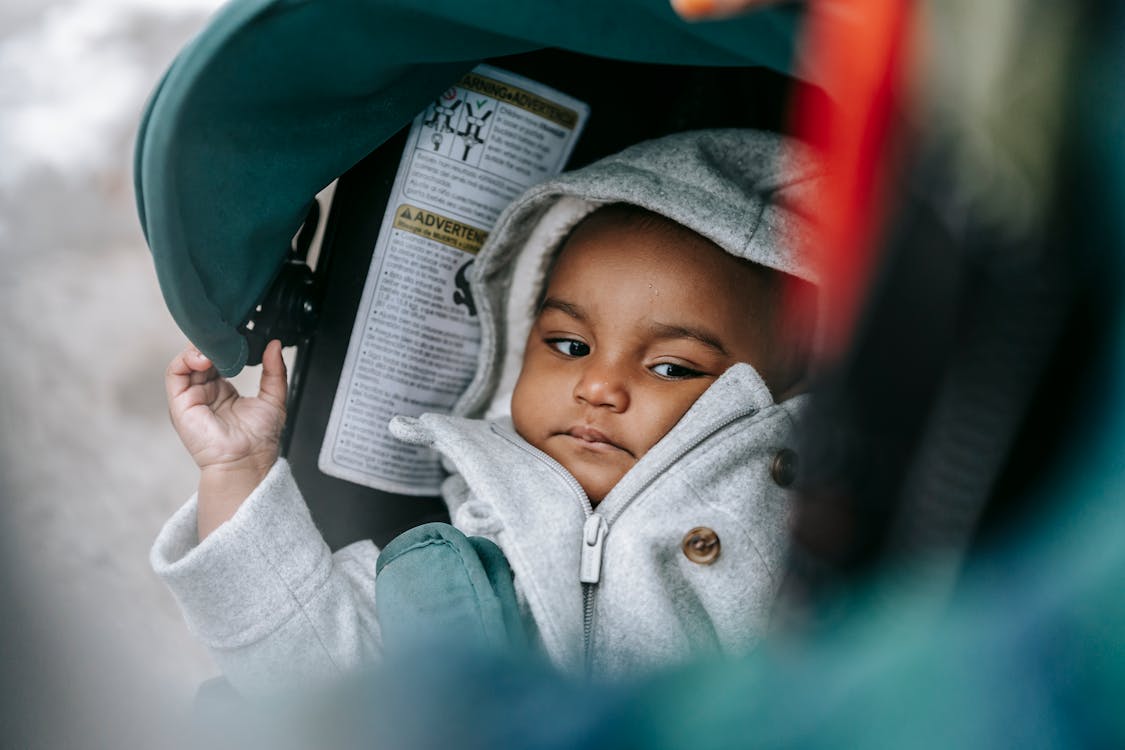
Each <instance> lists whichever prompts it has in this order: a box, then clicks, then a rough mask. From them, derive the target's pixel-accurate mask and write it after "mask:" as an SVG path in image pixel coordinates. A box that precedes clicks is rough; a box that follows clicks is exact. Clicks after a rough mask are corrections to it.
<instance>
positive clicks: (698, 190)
mask: <svg viewBox="0 0 1125 750" xmlns="http://www.w3.org/2000/svg"><path fill="white" fill-rule="evenodd" d="M820 177H821V173H820V168H819V166H818V164H817V163H816V161H815V160H814V159H813V158H812V156H811V154H809V153H808V152H807V151H806V150H805V149H804V148H803V147H801V146H800V145H799V144H795V143H794V142H792V141H791V140H786V139H783V138H781V137H780V136H777V135H774V134H767V133H760V132H754V131H745V130H737V131H736V130H728V131H704V132H697V133H689V134H681V135H677V136H670V137H667V138H664V139H660V140H657V141H649V142H646V143H642V144H638V145H637V146H634V147H632V148H629V149H626V150H625V151H623V152H621V153H619V154H617V155H615V156H612V157H610V158H608V159H604V160H602V161H600V162H598V163H596V164H594V165H591V166H590V167H586V168H584V169H582V170H577V171H575V172H571V173H567V174H564V175H562V176H560V177H559V178H557V179H555V180H552V181H550V182H547V183H544V184H542V185H539V186H537V187H535V188H532V189H531V190H529V191H528V192H527V193H525V194H524V195H523V196H522V197H521V198H520V199H518V200H517V201H516V202H515V203H514V204H513V205H512V206H510V207H509V208H508V209H507V210H506V211H505V212H504V214H503V215H502V216H501V217H500V220H499V222H498V225H497V227H496V229H495V230H494V232H493V233H492V235H491V236H490V238H489V240H488V242H487V243H486V245H485V247H484V248H483V249H482V251H481V254H480V256H479V257H478V260H477V263H476V264H475V269H474V273H475V278H474V279H473V282H474V290H475V293H476V295H477V305H478V310H479V312H480V318H481V324H482V351H481V357H480V364H479V366H478V370H477V373H476V376H475V377H474V379H473V381H472V383H471V384H470V386H469V388H468V389H467V391H466V393H465V394H464V396H463V397H462V399H461V400H460V402H459V403H458V405H457V407H456V409H455V414H456V416H442V415H434V414H428V415H423V416H422V417H420V418H405V417H399V418H396V419H395V420H394V421H393V422H392V423H391V426H390V429H391V432H392V433H393V434H394V435H395V436H396V437H398V438H399V439H401V440H404V441H406V442H410V443H415V444H420V445H428V446H432V447H433V448H435V449H436V450H438V451H439V452H440V453H441V454H442V456H443V458H444V462H445V465H446V467H447V468H448V469H449V470H450V472H451V475H450V477H449V478H448V479H447V480H446V482H445V485H444V486H443V495H444V496H445V499H446V501H447V503H448V505H449V509H450V514H451V517H452V520H453V524H454V525H455V526H456V527H458V528H459V529H460V530H461V531H463V532H464V533H466V534H469V535H477V536H484V537H487V538H489V539H491V540H493V541H494V542H496V543H497V544H498V545H499V546H500V548H501V549H502V550H503V551H504V553H505V555H506V556H507V558H508V561H509V563H510V564H511V566H512V570H513V573H514V576H515V585H516V589H517V594H518V596H519V597H520V600H521V601H520V603H521V606H523V608H524V610H525V613H526V615H528V619H529V621H530V622H532V623H533V624H534V626H535V628H536V631H537V636H538V640H539V642H540V643H541V644H542V647H543V648H544V649H545V651H546V652H547V654H548V655H549V656H550V658H551V659H552V661H554V662H555V663H556V664H557V665H559V666H561V667H563V668H564V669H568V670H573V671H576V672H577V671H582V670H584V669H586V668H587V667H588V668H590V669H592V670H593V672H594V673H596V674H602V675H619V674H628V673H634V672H637V671H642V670H646V669H651V668H654V667H657V666H660V665H666V664H669V663H674V662H677V661H682V660H685V659H687V658H689V657H692V656H699V655H703V654H709V653H711V654H713V653H741V652H745V651H746V650H748V649H750V648H751V647H752V646H753V645H754V643H755V642H756V641H757V640H758V638H759V637H760V636H761V635H762V633H763V631H764V629H765V627H766V625H767V622H768V619H769V611H770V608H771V605H772V603H773V599H774V596H775V593H776V589H777V584H778V583H779V581H778V575H779V572H780V569H781V564H782V560H783V557H784V554H785V551H786V539H787V531H786V528H787V521H788V516H789V497H788V491H787V490H786V489H785V488H784V486H785V485H787V484H788V482H789V481H791V476H789V474H790V473H791V461H792V458H793V453H792V446H791V445H790V443H791V433H792V427H793V420H794V419H795V418H796V416H797V414H798V412H799V410H800V408H801V405H802V403H803V400H804V398H805V397H797V398H794V399H790V400H788V401H786V402H784V403H781V404H775V403H774V401H773V398H772V397H771V395H770V392H769V390H768V388H767V387H766V385H765V383H764V382H763V381H762V379H761V377H760V376H759V375H758V373H757V372H755V370H754V369H753V367H751V366H750V365H747V364H739V365H735V366H734V367H732V368H730V369H729V370H728V371H727V372H726V373H724V374H723V375H722V376H721V377H720V378H718V379H717V380H716V381H715V383H713V384H712V386H711V387H710V388H709V389H708V390H707V391H706V392H705V393H704V394H703V396H701V397H700V398H699V399H698V400H697V401H696V403H695V404H694V405H693V406H692V407H691V409H689V411H688V412H687V414H685V416H684V417H683V418H682V419H681V420H680V422H679V423H678V424H677V425H676V426H675V427H674V428H673V429H672V430H671V431H670V432H669V433H668V434H667V435H666V436H665V437H664V438H663V439H662V440H661V441H659V442H658V443H657V444H656V445H655V446H654V447H653V448H652V449H650V450H649V452H648V453H646V454H645V455H644V456H643V457H642V458H641V460H640V461H639V462H638V463H637V464H636V466H634V467H633V468H632V469H631V470H630V471H629V472H628V473H627V474H626V475H625V476H624V477H623V478H622V479H621V481H620V482H619V483H618V484H617V486H616V487H614V489H613V490H612V491H611V492H610V493H609V494H608V495H607V496H606V497H605V499H604V500H602V502H601V503H600V504H599V505H598V506H597V510H596V512H594V509H593V508H591V505H590V502H589V500H588V499H587V498H586V496H585V494H584V493H583V492H582V489H581V487H579V485H578V483H577V481H575V479H574V478H573V477H572V476H570V474H569V473H568V472H567V471H566V470H565V469H564V468H563V467H562V466H561V465H559V464H558V463H557V462H555V461H554V460H553V459H551V458H550V457H548V456H547V455H546V454H544V453H542V452H541V451H539V450H537V449H536V448H534V447H532V446H531V445H530V444H528V443H527V442H526V441H524V440H523V439H522V438H520V437H519V436H518V435H517V434H516V433H515V432H514V430H513V429H512V427H511V421H510V419H509V418H508V417H507V411H508V404H509V403H510V399H511V392H512V389H513V387H514V384H515V380H516V376H517V375H518V371H519V364H520V362H521V360H522V356H523V345H524V341H525V340H526V337H527V333H528V330H529V327H530V325H531V321H532V312H533V311H532V305H533V300H535V299H536V297H537V294H538V290H539V287H540V286H541V284H542V282H543V277H544V275H545V273H546V269H547V268H548V266H549V264H550V260H551V258H552V256H553V254H554V252H555V251H556V250H557V249H558V246H559V244H560V243H561V241H562V239H563V238H564V237H565V236H566V234H567V233H568V232H569V231H570V229H571V228H573V226H574V225H575V224H576V223H577V222H578V221H579V220H581V218H582V217H584V216H585V215H586V214H587V213H589V212H590V211H592V210H593V209H594V208H596V207H597V206H598V205H602V204H606V203H614V202H626V203H632V204H635V205H639V206H642V207H644V208H648V209H650V210H653V211H655V212H656V213H659V214H661V215H664V216H666V217H668V218H671V219H673V220H675V221H677V222H679V223H681V224H683V225H684V226H686V227H688V228H690V229H693V230H694V231H696V232H698V233H700V234H702V235H703V236H705V237H707V238H708V239H711V240H712V241H714V242H715V243H716V244H718V245H719V246H720V247H722V248H724V249H725V250H727V251H728V252H730V253H732V254H734V255H736V256H739V257H742V258H748V259H750V260H753V261H755V262H757V263H760V264H762V265H765V266H769V267H771V268H774V269H777V270H780V271H783V272H786V273H790V274H794V275H796V276H799V277H802V278H804V279H806V280H809V281H813V282H815V281H816V278H815V275H814V274H813V272H812V271H811V264H810V263H809V262H808V260H807V259H806V258H805V257H803V256H802V255H801V251H802V249H804V248H807V247H808V241H807V239H808V238H807V236H806V235H805V234H804V232H806V231H807V227H808V219H807V216H808V208H807V207H808V206H809V205H810V204H811V201H812V198H813V196H814V191H815V190H816V189H817V185H818V183H819V178H820ZM482 418H483V419H482ZM377 553H378V552H377V550H376V549H375V547H374V545H372V544H371V543H370V542H360V543H356V544H353V545H350V546H348V547H346V548H344V549H342V550H340V551H339V552H337V553H335V555H333V554H331V553H330V552H329V550H328V549H327V546H326V545H325V544H324V542H323V540H322V539H321V538H320V536H319V534H318V533H317V532H316V529H315V526H314V525H313V524H312V521H311V519H310V518H309V515H308V511H307V509H306V507H305V505H304V501H303V499H302V498H301V497H300V493H299V492H298V490H297V488H296V486H295V484H294V483H293V480H292V477H291V475H290V474H289V471H288V467H287V465H286V464H285V462H284V461H283V460H282V461H279V462H278V464H277V465H276V466H275V467H274V469H273V471H271V472H270V475H269V476H268V477H267V478H266V480H265V481H263V483H262V485H261V486H259V487H258V488H257V489H256V490H255V492H254V493H253V494H252V495H251V496H250V497H249V498H248V499H247V500H246V502H244V503H243V505H242V506H241V507H240V508H239V510H238V512H237V513H236V514H235V516H234V517H233V518H232V519H231V520H230V521H228V522H227V523H226V524H224V525H223V526H222V527H220V528H219V529H218V530H216V531H215V532H214V533H212V534H211V535H210V536H209V537H208V538H207V539H206V540H204V541H203V542H202V543H199V544H196V540H195V498H192V499H191V500H189V502H188V503H187V504H186V505H185V506H184V507H183V508H181V510H180V511H179V512H178V513H177V514H176V515H175V516H174V517H173V518H172V519H170V520H169V522H168V523H167V524H166V525H165V528H164V529H163V530H162V531H161V534H160V536H159V537H158V539H157V541H156V544H155V545H154V547H153V551H152V563H153V566H154V569H155V570H156V571H157V573H158V574H159V575H160V576H161V577H162V578H163V579H164V580H165V581H166V582H167V583H168V585H169V586H170V587H171V588H172V590H173V592H174V593H175V595H176V597H177V599H178V600H179V602H180V604H181V608H182V609H183V611H184V614H185V618H186V620H187V622H188V624H189V627H191V628H192V630H193V631H194V632H195V633H196V634H197V635H198V636H199V637H200V638H201V639H202V640H203V641H204V643H206V644H207V645H208V646H209V647H210V648H211V649H212V651H213V653H214V654H215V656H216V659H217V661H218V662H219V664H220V666H221V667H222V668H223V670H224V672H225V673H226V674H227V675H228V677H229V678H230V679H231V680H232V681H233V682H234V683H235V685H236V686H238V687H241V688H242V689H244V690H255V691H257V690H262V689H268V688H269V686H270V685H271V683H274V682H275V681H277V680H281V681H283V682H292V680H293V679H294V678H296V677H298V676H300V677H301V678H303V679H307V678H309V677H315V676H318V675H325V676H328V675H332V674H334V673H336V672H337V671H338V670H339V669H342V668H347V667H349V666H352V665H355V664H357V663H360V662H362V661H364V660H366V659H369V658H373V657H374V656H375V655H377V653H378V651H379V633H378V624H377V622H376V620H375V616H374V596H373V586H374V577H375V557H376V556H377Z"/></svg>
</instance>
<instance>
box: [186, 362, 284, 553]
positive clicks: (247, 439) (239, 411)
mask: <svg viewBox="0 0 1125 750" xmlns="http://www.w3.org/2000/svg"><path fill="white" fill-rule="evenodd" d="M164 385H165V388H166V390H167V392H168V411H169V413H170V415H171V417H172V425H173V426H174V427H175V428H176V432H177V433H179V436H180V440H181V441H183V444H184V447H186V448H187V449H188V452H189V453H190V454H191V457H192V459H194V460H195V463H196V465H197V466H199V469H200V472H201V477H200V485H199V504H200V508H199V511H200V518H199V524H200V528H199V532H200V533H199V536H200V538H201V539H202V538H203V537H205V536H206V535H207V534H208V533H210V531H211V530H213V529H214V528H215V527H216V526H218V525H219V524H220V523H222V522H223V521H225V520H226V519H227V518H229V517H230V515H232V514H233V513H234V511H235V510H237V508H238V505H239V504H241V502H242V500H244V499H245V498H246V496H247V495H249V493H250V491H251V490H253V488H254V487H256V486H257V485H258V484H259V483H260V482H261V481H262V480H263V479H264V478H265V476H266V474H268V473H269V470H270V467H272V466H273V464H274V462H276V461H277V454H278V442H279V440H280V438H281V430H282V428H283V427H284V426H285V389H286V384H285V361H284V360H283V359H282V358H281V342H280V341H277V340H274V341H271V342H270V343H269V345H268V346H266V350H265V352H264V353H263V354H262V380H261V385H260V386H259V389H258V395H257V396H256V397H247V396H240V395H239V393H238V391H236V390H235V388H234V386H233V385H231V383H230V381H228V380H226V379H225V378H223V377H221V376H220V375H219V372H218V370H216V369H215V367H214V365H212V364H211V360H209V359H207V357H205V356H203V354H202V353H201V352H200V351H199V350H198V349H196V348H195V347H194V346H189V347H188V348H187V349H184V350H183V351H182V352H180V354H179V355H177V356H176V358H175V359H173V360H172V363H171V364H169V365H168V370H167V372H166V373H165V375H164Z"/></svg>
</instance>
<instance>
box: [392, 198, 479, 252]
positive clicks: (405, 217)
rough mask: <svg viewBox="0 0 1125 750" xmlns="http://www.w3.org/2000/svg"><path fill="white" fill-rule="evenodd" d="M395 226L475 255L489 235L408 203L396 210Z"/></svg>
mask: <svg viewBox="0 0 1125 750" xmlns="http://www.w3.org/2000/svg"><path fill="white" fill-rule="evenodd" d="M394 227H395V229H402V230H403V231H406V232H413V233H414V234H416V235H418V236H419V237H426V238H427V239H431V240H435V241H437V242H440V243H441V244H443V245H449V246H450V247H455V248H457V249H458V250H461V251H462V252H466V253H472V254H473V255H476V254H477V251H478V250H480V246H481V245H483V244H484V240H485V238H486V237H488V232H485V231H483V230H481V229H477V228H476V227H474V226H470V225H468V224H463V223H462V222H459V221H457V220H456V219H450V218H449V217H448V216H442V215H441V214H436V213H434V212H433V211H427V210H426V209H424V208H418V207H417V206H411V205H410V204H407V203H404V204H402V205H401V206H399V207H398V210H397V211H396V212H395V223H394Z"/></svg>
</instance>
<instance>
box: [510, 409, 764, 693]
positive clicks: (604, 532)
mask: <svg viewBox="0 0 1125 750" xmlns="http://www.w3.org/2000/svg"><path fill="white" fill-rule="evenodd" d="M757 413H758V409H757V407H754V406H746V407H743V408H741V409H738V410H737V411H734V412H731V413H730V414H728V415H726V416H725V417H724V418H722V419H720V420H719V421H717V422H715V423H714V424H712V425H710V426H708V427H707V428H706V429H705V430H703V431H702V432H700V433H699V436H698V437H697V438H696V439H694V440H692V441H691V442H689V443H685V444H684V445H682V446H680V448H679V449H678V450H677V451H676V452H675V453H674V454H672V455H671V456H669V457H668V458H666V459H665V460H664V461H662V462H660V464H659V466H658V467H657V468H656V470H654V471H650V472H649V479H648V481H646V482H645V483H644V484H642V485H641V486H640V487H638V488H637V489H636V491H635V492H633V494H632V495H630V496H629V498H628V499H627V500H625V501H624V502H622V503H621V505H620V506H619V507H618V509H617V512H615V513H613V514H612V515H610V516H605V515H602V514H601V513H597V512H595V511H594V506H593V505H592V504H591V503H590V498H589V497H587V495H586V491H585V490H584V489H582V485H580V484H579V483H578V480H577V479H575V478H574V475H573V474H571V473H570V472H569V471H567V470H566V467H564V466H563V465H562V464H560V463H559V462H558V461H556V460H555V459H553V458H551V457H550V456H548V455H547V454H546V453H544V452H543V451H541V450H539V449H538V448H536V447H535V446H534V445H531V444H530V443H528V442H527V441H525V440H523V439H522V438H521V439H519V440H513V439H512V438H513V436H512V435H511V434H509V433H508V431H507V430H505V429H502V428H500V427H499V426H498V425H496V424H493V425H492V430H493V432H495V433H496V434H498V435H500V436H501V437H503V438H504V439H505V440H507V441H508V442H509V443H511V444H512V445H515V446H517V447H519V448H521V449H522V450H524V451H525V452H527V453H529V454H531V455H532V456H534V457H535V458H538V459H539V460H540V461H542V462H543V463H545V464H546V465H547V466H549V467H550V468H551V469H553V470H554V471H555V473H556V474H558V475H559V476H560V477H562V479H563V480H565V481H566V483H567V486H569V487H570V489H571V491H572V492H573V493H574V495H575V496H576V497H577V498H578V501H579V506H580V507H581V508H582V513H583V514H584V515H585V517H586V521H585V523H584V524H583V526H582V557H581V563H580V565H579V569H578V580H579V582H580V583H581V584H582V646H583V652H584V653H583V656H584V662H585V665H586V673H587V675H589V674H590V672H591V667H592V660H593V650H594V649H593V639H594V604H595V600H596V599H597V585H598V583H599V582H600V581H601V577H602V560H603V558H604V557H605V540H606V537H607V536H608V535H609V527H610V524H611V523H613V522H614V521H616V520H617V519H618V518H619V517H620V516H621V514H622V513H624V512H625V509H626V508H628V507H629V506H630V505H632V503H633V501H634V500H636V499H637V498H638V497H640V496H641V494H643V493H644V491H645V490H646V489H648V488H649V486H650V485H651V484H652V483H653V482H655V481H656V478H657V477H659V476H661V475H662V474H663V473H664V472H665V471H666V470H667V469H668V468H669V467H670V466H672V465H674V464H675V463H676V462H678V461H679V460H680V459H681V458H683V457H684V456H685V455H687V454H688V453H690V452H691V451H692V450H694V449H695V448H696V447H697V446H698V445H699V444H700V443H702V442H704V441H705V440H707V439H708V438H710V437H711V436H712V435H714V434H715V433H716V432H718V431H719V430H722V429H723V428H725V427H727V426H728V425H730V424H733V423H734V422H737V421H738V420H740V419H742V418H744V417H749V416H753V415H754V414H757ZM516 437H518V435H517V436H516Z"/></svg>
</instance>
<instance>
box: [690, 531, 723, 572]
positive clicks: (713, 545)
mask: <svg viewBox="0 0 1125 750" xmlns="http://www.w3.org/2000/svg"><path fill="white" fill-rule="evenodd" d="M680 547H681V549H683V551H684V556H685V557H687V559H689V560H691V561H692V562H693V563H699V564H700V565H710V564H711V563H713V562H715V561H716V560H718V559H719V549H720V548H721V547H722V544H720V543H719V535H718V534H716V533H715V531H714V529H709V528H707V527H706V526H696V527H695V528H694V529H692V530H691V531H689V532H688V533H686V534H684V540H683V542H681V543H680Z"/></svg>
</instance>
